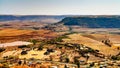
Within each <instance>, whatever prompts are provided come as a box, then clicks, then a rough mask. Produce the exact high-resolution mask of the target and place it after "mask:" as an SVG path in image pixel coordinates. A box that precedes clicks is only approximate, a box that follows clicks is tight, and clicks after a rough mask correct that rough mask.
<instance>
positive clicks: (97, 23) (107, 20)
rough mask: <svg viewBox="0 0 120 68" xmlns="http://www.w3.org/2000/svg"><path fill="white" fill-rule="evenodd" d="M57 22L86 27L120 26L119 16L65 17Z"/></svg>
mask: <svg viewBox="0 0 120 68" xmlns="http://www.w3.org/2000/svg"><path fill="white" fill-rule="evenodd" d="M59 23H63V24H64V25H67V26H74V25H77V26H81V27H88V28H120V16H98V17H97V16H96V17H95V16H88V17H87V16H86V17H66V18H64V19H63V20H62V21H60V22H59Z"/></svg>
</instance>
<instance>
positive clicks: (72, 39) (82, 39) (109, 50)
mask: <svg viewBox="0 0 120 68" xmlns="http://www.w3.org/2000/svg"><path fill="white" fill-rule="evenodd" d="M68 36H69V39H63V40H64V42H67V43H78V44H84V45H85V46H88V47H90V48H93V49H97V50H99V51H100V52H101V53H103V54H105V55H116V54H118V53H119V51H118V50H117V49H115V48H113V47H109V46H107V45H105V44H103V43H102V42H101V41H100V40H97V39H100V38H101V39H105V36H106V35H104V36H101V35H99V34H96V35H95V34H94V36H92V37H91V35H87V36H83V35H81V34H71V35H68ZM114 37H116V36H114ZM119 37H120V36H119ZM116 38H117V37H116ZM111 39H112V36H111ZM113 41H114V42H115V41H117V40H113Z"/></svg>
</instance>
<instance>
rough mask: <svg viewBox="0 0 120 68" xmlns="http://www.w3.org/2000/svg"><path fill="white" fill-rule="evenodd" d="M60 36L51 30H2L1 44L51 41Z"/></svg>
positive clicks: (0, 31) (0, 34)
mask: <svg viewBox="0 0 120 68" xmlns="http://www.w3.org/2000/svg"><path fill="white" fill-rule="evenodd" d="M58 35H59V34H58V33H56V32H52V31H50V30H43V29H40V30H20V29H10V28H9V29H8V28H6V29H0V42H1V43H6V42H13V41H24V40H25V41H28V40H29V39H38V40H43V39H51V38H54V37H57V36H58Z"/></svg>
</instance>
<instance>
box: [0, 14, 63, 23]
mask: <svg viewBox="0 0 120 68" xmlns="http://www.w3.org/2000/svg"><path fill="white" fill-rule="evenodd" d="M63 18H65V16H62V15H61V16H57V15H16V16H15V15H0V22H5V21H34V22H45V23H53V22H58V21H60V20H62V19H63Z"/></svg>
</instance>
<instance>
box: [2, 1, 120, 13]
mask: <svg viewBox="0 0 120 68" xmlns="http://www.w3.org/2000/svg"><path fill="white" fill-rule="evenodd" d="M0 14H2V15H3V14H7V15H120V0H0Z"/></svg>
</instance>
